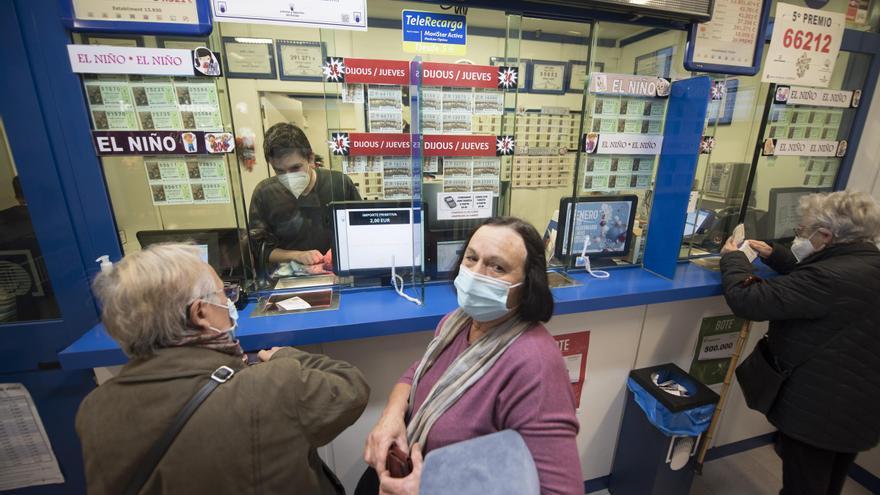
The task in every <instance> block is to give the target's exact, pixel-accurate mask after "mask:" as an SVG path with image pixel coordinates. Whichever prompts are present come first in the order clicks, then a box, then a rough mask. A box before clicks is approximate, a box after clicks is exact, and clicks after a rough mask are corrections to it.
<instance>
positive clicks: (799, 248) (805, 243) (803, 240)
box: [791, 232, 816, 263]
mask: <svg viewBox="0 0 880 495" xmlns="http://www.w3.org/2000/svg"><path fill="white" fill-rule="evenodd" d="M814 235H816V232H813V233H812V234H810V237H801V236H797V237H795V238H794V241H793V242H792V243H791V254H793V255H794V257H795V258H796V259H797V262H798V263H800V262H801V261H803V260H805V259H806V258H808V257H809V256H810V255H811V254H813V253H815V252H816V248H815V247H814V246H813V243H812V242H811V241H810V240H811V239H812V238H813V236H814Z"/></svg>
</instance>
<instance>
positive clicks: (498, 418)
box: [400, 322, 584, 495]
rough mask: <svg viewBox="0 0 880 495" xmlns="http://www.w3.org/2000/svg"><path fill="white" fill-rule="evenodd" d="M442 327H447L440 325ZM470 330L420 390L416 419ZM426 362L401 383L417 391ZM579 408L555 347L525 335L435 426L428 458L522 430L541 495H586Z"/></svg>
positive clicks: (538, 330)
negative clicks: (415, 384) (414, 385)
mask: <svg viewBox="0 0 880 495" xmlns="http://www.w3.org/2000/svg"><path fill="white" fill-rule="evenodd" d="M441 325H442V322H441ZM468 333H469V329H467V328H466V329H464V330H462V331H461V333H459V335H458V336H457V337H456V338H455V340H454V341H453V342H452V343H451V344H449V347H447V348H446V350H444V351H443V353H442V354H441V355H440V356H439V358H438V359H437V362H436V363H435V364H434V366H432V367H431V369H429V370H428V371H427V373H425V375H424V376H423V377H422V380H421V381H420V382H419V386H418V389H417V390H416V395H415V410H416V411H417V410H418V409H419V408H420V407H421V406H422V403H423V402H424V400H425V397H427V395H428V392H430V390H431V388H432V387H433V386H434V384H435V383H437V380H438V379H439V378H440V376H441V375H442V374H443V372H444V371H446V369H447V368H448V367H449V365H450V364H451V363H452V361H453V360H454V359H455V358H456V357H458V356H459V355H460V354H461V353H462V352H464V350H465V349H467V347H468V345H469V344H468V341H467V336H468ZM418 364H419V362H418V361H416V362H415V363H413V365H412V366H411V367H410V368H409V370H407V372H406V373H405V374H404V375H403V376H402V377H401V378H400V382H401V383H407V384H410V385H411V384H412V379H413V376H414V374H415V371H416V367H417V366H418ZM578 427H579V426H578V421H577V418H576V417H575V400H574V394H573V393H572V389H571V384H570V383H569V381H568V373H567V371H566V369H565V363H564V362H563V360H562V355H561V354H560V352H559V348H558V347H557V345H556V341H555V340H554V339H553V337H552V336H551V335H550V334H549V333H548V332H547V329H546V328H544V326H543V325H541V324H538V325H535V326H533V327H532V328H530V329H529V330H527V331H526V332H525V333H524V334H523V335H521V336H520V337H519V338H518V339H517V340H516V341H515V342H514V343H513V344H512V345H511V346H510V347H509V348H508V349H507V351H506V352H505V353H504V354H503V355H502V356H501V357H500V358H499V359H498V361H496V362H495V365H494V366H493V367H492V369H490V370H489V371H488V372H487V373H486V375H484V376H483V378H481V379H480V381H478V382H477V383H475V384H474V385H473V386H472V387H471V388H470V389H469V390H468V391H467V392H465V393H464V395H463V396H462V397H461V398H460V399H459V400H458V402H456V403H455V404H453V405H452V407H450V408H449V410H447V411H446V412H445V413H444V414H443V415H442V416H441V417H440V418H439V419H438V420H437V422H436V423H435V424H434V426H433V428H431V431H430V433H429V434H428V439H427V441H426V445H424V446H423V450H424V451H425V452H426V453H427V452H430V451H431V450H432V449H436V448H439V447H443V446H445V445H449V444H452V443H456V442H461V441H463V440H468V439H471V438H475V437H478V436H482V435H488V434H489V433H494V432H496V431H501V430H506V429H511V430H516V431H517V432H518V433H519V434H520V435H521V436H522V437H523V439H524V440H525V442H526V445H528V447H529V450H530V451H531V453H532V457H533V458H534V460H535V465H536V466H537V467H538V477H539V479H540V482H541V493H542V494H565V495H574V494H578V495H580V494H583V493H584V483H583V475H582V474H581V463H580V459H579V457H578V450H577V443H576V441H575V438H576V436H577V432H578Z"/></svg>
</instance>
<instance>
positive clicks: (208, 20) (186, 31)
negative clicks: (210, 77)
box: [45, 0, 214, 36]
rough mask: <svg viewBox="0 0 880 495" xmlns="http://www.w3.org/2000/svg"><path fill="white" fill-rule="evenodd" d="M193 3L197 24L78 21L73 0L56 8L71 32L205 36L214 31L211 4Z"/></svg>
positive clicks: (206, 0)
mask: <svg viewBox="0 0 880 495" xmlns="http://www.w3.org/2000/svg"><path fill="white" fill-rule="evenodd" d="M193 1H194V2H196V13H197V15H198V16H199V22H198V23H197V24H179V23H158V22H132V21H110V20H107V21H101V20H89V19H78V18H77V17H76V16H75V14H74V12H73V0H58V6H59V7H60V9H61V16H60V17H61V20H62V21H63V22H64V25H65V26H66V27H68V28H70V29H71V30H72V31H90V32H94V33H140V34H169V35H175V34H176V35H192V36H207V35H209V34H211V31H212V30H213V29H214V22H213V16H212V15H211V4H210V3H209V0H193ZM45 3H49V2H45Z"/></svg>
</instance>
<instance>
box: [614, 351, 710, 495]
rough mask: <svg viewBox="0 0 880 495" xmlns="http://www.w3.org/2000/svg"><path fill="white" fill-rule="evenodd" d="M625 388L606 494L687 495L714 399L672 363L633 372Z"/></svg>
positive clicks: (706, 389) (705, 389) (707, 388)
mask: <svg viewBox="0 0 880 495" xmlns="http://www.w3.org/2000/svg"><path fill="white" fill-rule="evenodd" d="M627 389H628V393H627V400H626V407H625V408H624V413H623V422H622V424H621V427H620V434H619V435H618V438H617V452H616V453H615V455H614V464H613V467H612V469H611V480H610V483H609V487H608V491H610V492H611V494H612V495H679V494H680V495H688V493H689V492H690V489H691V482H692V481H693V478H694V458H693V455H694V453H695V452H696V450H697V446H698V445H699V443H700V438H701V436H702V434H703V432H705V431H706V429H707V428H709V423H710V422H711V420H712V414H713V413H714V411H715V405H716V404H717V403H718V399H719V396H718V394H716V393H715V392H713V391H712V390H711V389H710V388H709V387H707V386H705V385H703V384H702V383H700V382H699V381H697V380H696V379H694V378H693V377H691V376H690V375H688V374H687V373H686V372H685V371H684V370H682V369H681V368H679V367H678V366H676V365H674V364H672V363H668V364H661V365H658V366H651V367H648V368H641V369H638V370H633V371H631V372H630V374H629V379H628V380H627Z"/></svg>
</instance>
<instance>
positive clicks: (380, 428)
mask: <svg viewBox="0 0 880 495" xmlns="http://www.w3.org/2000/svg"><path fill="white" fill-rule="evenodd" d="M392 443H394V444H397V446H398V447H399V448H400V450H402V451H404V452H407V453H408V452H409V446H408V445H407V442H406V424H404V422H403V415H396V414H394V413H389V412H386V413H385V414H383V415H382V417H381V418H379V422H378V423H376V426H374V427H373V431H371V432H370V435H369V436H368V437H367V445H366V447H365V448H364V461H366V463H367V464H369V465H370V466H373V469H375V470H376V474H379V475H381V474H385V472H386V469H385V458H386V457H387V456H388V449H389V448H391V444H392Z"/></svg>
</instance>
